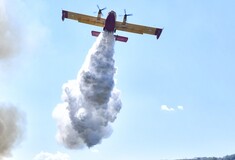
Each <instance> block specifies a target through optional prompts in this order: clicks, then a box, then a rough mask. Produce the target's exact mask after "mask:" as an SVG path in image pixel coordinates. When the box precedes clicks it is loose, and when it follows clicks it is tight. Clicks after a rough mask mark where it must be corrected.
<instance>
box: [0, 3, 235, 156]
mask: <svg viewBox="0 0 235 160" xmlns="http://www.w3.org/2000/svg"><path fill="white" fill-rule="evenodd" d="M0 3H2V4H1V6H0V7H2V8H4V9H5V11H3V10H2V13H1V11H0V13H1V14H3V13H6V15H5V17H6V18H7V19H8V20H7V22H8V23H9V26H11V27H12V28H11V29H9V30H10V31H12V32H13V33H14V35H17V36H16V38H15V39H13V40H12V45H13V46H16V50H14V53H12V56H11V57H8V58H4V59H0V67H1V69H0V75H1V76H0V102H4V103H11V104H14V105H15V106H17V107H18V108H19V109H20V110H22V111H23V112H24V113H25V115H26V119H27V123H26V126H25V136H24V139H23V141H22V142H21V143H20V145H18V146H17V147H15V148H14V149H13V150H12V157H11V158H6V159H7V160H22V159H33V158H34V157H35V156H36V155H37V154H38V153H40V152H41V151H44V152H48V153H52V154H55V153H57V152H61V153H64V154H67V155H69V159H70V160H77V159H98V160H101V159H112V160H118V159H124V160H127V159H137V160H141V159H149V160H155V159H176V158H186V157H187V158H190V157H196V156H224V155H227V154H232V153H234V148H235V141H234V137H235V127H234V121H235V118H234V113H235V99H234V95H235V85H234V81H235V76H234V75H235V71H234V68H235V65H234V59H235V55H234V53H235V49H234V41H235V36H234V35H235V30H234V28H235V16H234V5H235V2H234V1H232V0H225V1H202V0H197V1H192V0H191V1H186V0H175V1H170V0H164V1H163V0H160V1H152V0H147V1H146V0H145V1H144V0H140V1H134V0H129V1H127V2H120V1H107V0H104V1H98V0H95V1H61V0H59V1H55V0H52V1H46V0H35V1H33V2H32V1H30V0H10V1H5V0H0ZM97 4H99V6H100V7H107V10H105V11H104V12H103V14H104V15H105V16H106V15H107V13H108V11H109V10H115V11H116V12H117V14H118V15H119V14H123V10H124V9H126V10H127V12H128V13H132V14H133V16H132V17H128V22H130V23H137V24H142V25H149V26H154V27H160V28H163V27H164V30H163V32H162V35H161V37H160V39H159V40H156V38H155V37H154V36H151V35H136V34H131V33H125V32H118V34H119V35H123V36H127V37H129V40H128V42H127V43H120V42H116V44H115V60H116V62H115V63H116V67H117V68H118V70H117V74H116V75H115V78H116V79H117V84H116V86H117V88H118V89H120V90H121V99H122V103H123V106H122V109H121V111H120V113H119V114H118V116H117V120H116V121H115V123H113V124H112V127H113V134H112V135H111V136H110V137H109V138H107V139H104V140H103V141H102V143H101V144H99V145H97V146H95V147H93V148H92V149H90V150H89V149H87V148H85V149H82V150H68V149H65V148H64V147H63V146H61V145H59V144H58V143H57V142H56V140H55V134H56V130H57V129H56V122H55V120H54V119H53V118H52V111H53V109H54V107H55V106H56V105H57V104H58V103H60V102H61V93H62V88H61V87H62V85H63V84H64V83H66V82H67V81H68V80H71V79H75V78H76V76H77V73H78V71H79V69H80V67H81V66H82V64H83V62H84V59H85V56H86V54H87V52H88V50H89V49H90V48H91V46H92V44H93V43H94V42H95V37H92V36H91V35H90V31H91V30H97V31H101V30H102V28H99V27H94V26H89V25H85V24H81V23H77V22H76V21H71V20H65V21H64V22H62V21H61V10H62V9H65V10H69V11H74V12H79V13H83V14H88V15H93V16H96V13H94V12H95V11H97V8H96V5H97ZM118 20H120V21H121V20H122V17H118ZM178 106H181V107H179V108H178Z"/></svg>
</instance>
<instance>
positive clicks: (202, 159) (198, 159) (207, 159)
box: [179, 154, 235, 160]
mask: <svg viewBox="0 0 235 160" xmlns="http://www.w3.org/2000/svg"><path fill="white" fill-rule="evenodd" d="M179 160H235V154H232V155H227V156H224V157H222V158H221V157H196V158H192V159H179Z"/></svg>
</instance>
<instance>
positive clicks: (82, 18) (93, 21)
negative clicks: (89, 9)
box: [62, 10, 105, 27]
mask: <svg viewBox="0 0 235 160" xmlns="http://www.w3.org/2000/svg"><path fill="white" fill-rule="evenodd" d="M65 18H67V19H71V20H76V21H79V22H81V23H86V24H90V25H95V26H100V27H103V26H104V23H105V19H103V18H100V19H97V17H93V16H88V15H85V14H79V13H75V12H70V11H66V10H62V20H63V21H64V19H65Z"/></svg>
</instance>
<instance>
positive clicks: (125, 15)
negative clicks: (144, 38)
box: [119, 9, 133, 17]
mask: <svg viewBox="0 0 235 160" xmlns="http://www.w3.org/2000/svg"><path fill="white" fill-rule="evenodd" d="M124 13H125V14H124V15H119V16H124V17H127V16H133V14H126V9H124Z"/></svg>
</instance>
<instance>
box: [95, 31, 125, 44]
mask: <svg viewBox="0 0 235 160" xmlns="http://www.w3.org/2000/svg"><path fill="white" fill-rule="evenodd" d="M99 34H100V32H97V31H91V35H92V36H95V37H98V36H99ZM114 37H115V40H116V41H120V42H127V40H128V37H123V36H119V35H114Z"/></svg>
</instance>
